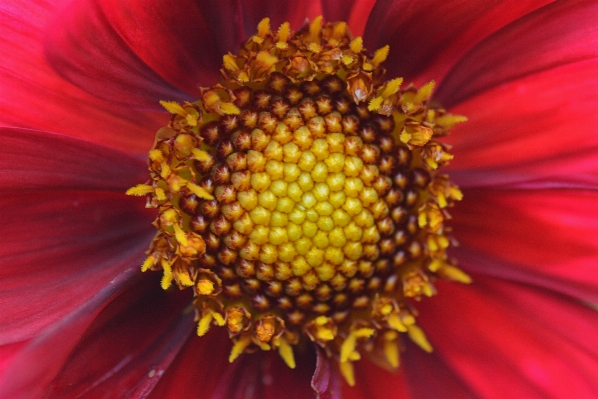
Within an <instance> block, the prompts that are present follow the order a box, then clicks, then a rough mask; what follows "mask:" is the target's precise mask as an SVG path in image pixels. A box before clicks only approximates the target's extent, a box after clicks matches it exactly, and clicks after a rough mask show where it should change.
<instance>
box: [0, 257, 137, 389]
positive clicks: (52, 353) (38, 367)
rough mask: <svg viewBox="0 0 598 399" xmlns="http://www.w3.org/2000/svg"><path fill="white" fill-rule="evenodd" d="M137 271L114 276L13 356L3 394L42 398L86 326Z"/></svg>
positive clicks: (1, 382)
mask: <svg viewBox="0 0 598 399" xmlns="http://www.w3.org/2000/svg"><path fill="white" fill-rule="evenodd" d="M137 273H138V272H137V271H136V270H132V269H129V270H126V271H123V272H122V273H121V274H120V275H114V276H113V280H112V283H111V284H106V285H105V286H104V287H103V288H102V289H101V290H99V291H98V292H97V293H95V295H93V296H92V297H91V298H90V299H89V300H88V301H87V302H86V303H85V304H84V305H83V306H81V307H79V308H78V309H76V311H74V312H72V313H70V314H69V315H68V317H65V318H64V319H62V320H61V321H60V323H57V324H55V325H53V326H52V327H50V328H49V329H47V330H46V331H44V333H43V334H41V335H39V336H38V337H36V338H35V339H33V340H31V342H30V343H27V344H26V345H25V346H24V347H23V348H22V350H21V351H19V352H18V353H17V354H16V355H15V356H14V357H13V359H11V361H10V363H9V365H8V368H7V370H6V373H4V374H3V375H2V376H0V397H2V398H19V399H35V398H39V397H41V394H42V392H43V390H44V389H45V387H46V386H47V385H48V384H49V383H50V382H51V381H52V379H53V378H54V376H55V375H56V374H57V373H58V372H59V371H60V369H61V367H62V365H63V364H64V361H65V360H66V359H67V357H68V355H69V353H70V352H71V350H72V349H73V347H74V346H75V345H76V344H77V342H78V340H79V339H80V337H81V336H82V335H83V333H84V331H85V329H86V328H87V327H88V326H89V325H90V324H91V322H92V321H93V319H94V318H95V317H96V316H97V314H98V313H99V312H100V311H101V310H102V309H103V308H104V307H105V306H106V305H107V304H108V303H109V301H110V299H111V298H114V297H115V296H116V295H117V294H118V293H119V292H122V290H123V289H124V288H126V287H129V286H130V282H131V279H132V278H133V276H135V275H137ZM3 309H5V308H4V307H3Z"/></svg>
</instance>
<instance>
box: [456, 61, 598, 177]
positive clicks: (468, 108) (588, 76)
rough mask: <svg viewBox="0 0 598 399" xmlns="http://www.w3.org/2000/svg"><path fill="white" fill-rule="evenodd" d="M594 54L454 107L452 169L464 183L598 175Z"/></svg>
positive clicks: (597, 77)
mask: <svg viewBox="0 0 598 399" xmlns="http://www.w3.org/2000/svg"><path fill="white" fill-rule="evenodd" d="M597 72H598V58H597V59H593V60H588V61H581V62H576V63H572V64H568V65H564V66H561V67H558V68H552V69H549V70H547V71H543V72H539V73H536V74H533V75H529V76H525V77H523V78H521V79H518V80H514V81H511V82H508V83H505V84H503V85H501V86H499V87H496V88H493V89H491V90H488V91H485V92H483V93H480V94H479V95H476V96H474V97H472V98H470V99H468V100H467V101H465V102H462V103H460V104H458V105H457V106H456V107H454V108H452V109H451V112H454V113H457V114H461V115H466V116H467V117H468V118H469V120H468V121H467V122H465V123H463V124H461V125H459V126H458V127H457V128H455V130H454V132H452V134H451V136H450V137H449V139H448V140H447V141H449V143H451V144H452V145H453V146H454V149H453V153H455V154H456V156H455V159H454V160H453V161H451V165H450V173H451V176H452V177H453V178H455V180H456V181H457V182H458V183H459V184H461V185H463V186H473V185H495V184H506V183H513V182H517V181H525V180H529V179H534V178H538V177H547V176H550V177H554V178H557V177H560V176H572V175H579V174H583V173H590V174H593V175H595V176H598V163H597V162H596V159H597V158H598V135H596V134H595V126H596V125H598V113H596V112H595V110H596V109H598V95H597V93H598V73H597Z"/></svg>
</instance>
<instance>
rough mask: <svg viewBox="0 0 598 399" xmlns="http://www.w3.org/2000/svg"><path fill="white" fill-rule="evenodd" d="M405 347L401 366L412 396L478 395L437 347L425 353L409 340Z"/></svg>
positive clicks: (423, 398)
mask: <svg viewBox="0 0 598 399" xmlns="http://www.w3.org/2000/svg"><path fill="white" fill-rule="evenodd" d="M442 294H443V293H441V295H442ZM434 328H436V327H434ZM426 332H427V330H426ZM406 347H407V348H406V350H405V352H404V353H402V354H401V360H402V363H401V367H403V368H404V369H403V370H404V373H405V381H406V382H407V385H408V387H409V392H410V393H411V395H412V396H411V397H412V398H414V399H433V398H451V399H466V398H467V399H476V398H479V396H477V395H476V394H475V392H474V391H472V389H471V388H470V387H469V386H468V385H467V384H466V382H464V381H463V380H462V379H461V377H460V376H459V374H458V373H456V372H455V371H454V370H453V369H452V368H451V366H450V364H447V362H446V361H445V360H444V359H443V358H442V357H441V356H440V355H439V354H438V352H437V351H436V352H433V353H426V352H424V351H422V350H421V348H420V347H418V346H416V345H415V344H414V343H412V342H411V341H409V342H407V345H406Z"/></svg>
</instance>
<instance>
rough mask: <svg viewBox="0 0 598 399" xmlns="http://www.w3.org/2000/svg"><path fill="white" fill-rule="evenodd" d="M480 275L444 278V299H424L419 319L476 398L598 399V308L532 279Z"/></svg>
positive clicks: (440, 287) (440, 353)
mask: <svg viewBox="0 0 598 399" xmlns="http://www.w3.org/2000/svg"><path fill="white" fill-rule="evenodd" d="M473 278H474V283H473V284H472V285H470V286H464V285H460V284H457V283H442V284H439V287H438V289H439V292H440V294H439V295H440V296H442V298H444V300H443V299H442V298H440V297H438V298H432V299H429V300H424V301H422V302H421V303H419V304H418V309H419V310H420V316H419V317H418V323H420V324H421V325H422V327H423V329H424V330H425V332H426V334H427V335H428V337H429V339H430V341H431V343H432V345H433V346H434V348H435V351H436V352H437V353H438V354H439V356H441V357H442V358H443V359H444V360H445V362H446V364H447V366H448V367H450V368H451V370H453V372H454V373H455V374H456V375H458V376H459V378H460V379H461V380H462V381H464V382H465V383H466V384H467V385H468V386H469V387H470V388H471V389H472V390H473V391H474V392H475V393H476V397H484V398H486V397H488V398H491V397H496V398H499V397H500V398H503V397H509V398H514V397H520V398H530V399H532V398H538V399H550V398H555V399H556V398H571V397H574V398H584V399H585V398H587V399H590V398H594V397H595V394H596V392H598V361H597V359H598V347H596V345H595V337H596V336H597V335H598V312H596V311H595V310H594V309H591V308H589V307H588V306H585V305H583V304H581V303H578V302H576V301H574V300H571V299H570V298H567V297H564V296H561V295H556V294H551V293H549V292H547V291H545V290H540V289H536V288H532V287H530V286H528V285H519V284H514V283H510V282H505V281H504V280H499V279H493V278H489V277H485V276H481V275H474V276H473ZM422 356H425V354H422Z"/></svg>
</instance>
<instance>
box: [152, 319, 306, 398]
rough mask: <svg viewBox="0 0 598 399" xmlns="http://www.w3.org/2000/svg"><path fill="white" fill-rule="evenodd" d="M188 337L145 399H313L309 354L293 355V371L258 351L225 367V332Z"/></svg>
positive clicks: (227, 344)
mask: <svg viewBox="0 0 598 399" xmlns="http://www.w3.org/2000/svg"><path fill="white" fill-rule="evenodd" d="M213 330H214V331H212V330H211V331H210V332H209V333H208V334H207V335H206V336H204V337H196V336H192V337H190V338H189V340H188V341H187V343H186V344H185V346H184V348H183V350H182V351H181V353H180V354H179V356H178V357H177V359H176V360H175V361H174V362H173V363H172V365H171V366H170V367H169V368H168V370H167V371H166V373H165V375H164V377H163V378H162V379H161V380H160V382H159V383H158V385H157V386H156V388H155V389H154V390H153V391H152V393H151V395H150V396H149V398H150V399H154V398H155V399H159V398H197V399H258V398H259V399H278V398H285V399H286V398H288V399H303V398H309V397H313V391H312V390H311V389H310V384H309V379H310V377H311V374H312V372H313V366H314V363H315V359H314V356H313V354H312V353H306V354H303V355H302V354H301V353H297V351H296V352H295V356H296V360H297V368H296V369H294V370H291V369H290V368H289V367H288V366H287V365H286V364H284V362H283V361H282V360H281V359H280V357H279V356H278V354H277V353H268V352H263V351H261V350H258V351H257V352H256V353H252V354H248V355H242V356H240V357H239V358H238V359H236V360H235V361H234V362H233V363H229V361H228V354H229V352H230V348H231V347H232V344H231V342H230V339H229V338H228V336H227V334H226V333H225V331H223V330H222V329H219V328H216V327H214V328H213Z"/></svg>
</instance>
